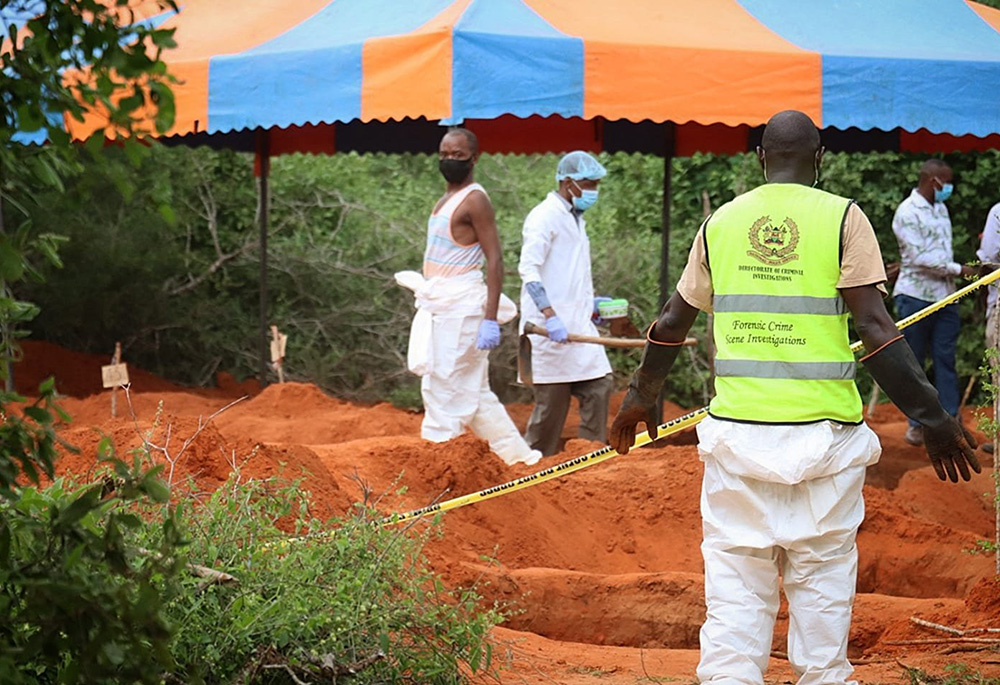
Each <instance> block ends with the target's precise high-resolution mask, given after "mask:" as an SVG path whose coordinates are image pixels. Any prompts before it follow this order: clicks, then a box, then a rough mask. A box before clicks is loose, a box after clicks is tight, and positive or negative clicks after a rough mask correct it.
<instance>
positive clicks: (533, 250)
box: [517, 192, 611, 383]
mask: <svg viewBox="0 0 1000 685" xmlns="http://www.w3.org/2000/svg"><path fill="white" fill-rule="evenodd" d="M522 235H523V240H524V244H523V246H522V247H521V261H520V262H519V264H518V268H517V270H518V273H520V275H521V282H522V283H531V282H534V281H540V282H541V283H542V285H543V286H544V287H545V293H546V295H548V298H549V303H550V304H551V305H552V308H553V309H554V310H555V312H556V315H557V316H558V317H559V318H560V319H561V320H562V322H563V324H565V326H566V329H567V330H568V331H569V332H570V333H576V334H578V335H592V336H597V335H599V333H598V331H597V327H596V326H594V322H593V321H592V320H591V316H592V315H593V313H594V284H593V278H592V276H591V271H590V239H589V238H588V237H587V230H586V222H585V221H584V219H583V217H582V216H580V217H579V218H578V217H576V216H574V214H573V212H572V210H571V209H570V204H569V203H568V202H566V201H565V200H564V199H562V198H561V197H559V195H558V194H557V193H555V192H551V193H549V194H548V196H547V197H546V198H545V199H544V200H543V201H542V202H541V203H539V204H538V205H537V206H536V207H535V208H534V209H532V210H531V212H529V213H528V216H527V217H526V218H525V220H524V230H523V234H522ZM527 321H531V322H532V323H535V324H537V325H539V326H542V327H544V326H545V316H544V315H543V314H542V313H541V312H540V311H539V309H538V306H537V305H536V304H535V302H534V300H532V299H531V295H529V294H528V291H527V289H526V288H525V287H524V286H523V285H522V286H521V331H520V332H521V333H523V332H524V324H525V322H527ZM531 366H532V374H533V376H534V382H535V383H574V382H576V381H587V380H592V379H594V378H601V377H603V376H605V375H607V374H609V373H611V364H610V363H609V362H608V355H607V354H605V352H604V348H603V347H601V346H600V345H565V344H563V345H560V344H559V343H554V342H552V341H550V340H548V339H547V338H541V337H539V336H533V337H532V340H531Z"/></svg>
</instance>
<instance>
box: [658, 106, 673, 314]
mask: <svg viewBox="0 0 1000 685" xmlns="http://www.w3.org/2000/svg"><path fill="white" fill-rule="evenodd" d="M663 127H664V129H663V207H662V213H663V218H662V227H663V228H662V230H661V233H660V308H661V309H662V308H663V305H665V304H666V303H667V298H668V297H670V204H671V189H670V180H671V179H670V177H671V167H673V161H674V124H673V122H670V121H668V122H666V123H665V124H663Z"/></svg>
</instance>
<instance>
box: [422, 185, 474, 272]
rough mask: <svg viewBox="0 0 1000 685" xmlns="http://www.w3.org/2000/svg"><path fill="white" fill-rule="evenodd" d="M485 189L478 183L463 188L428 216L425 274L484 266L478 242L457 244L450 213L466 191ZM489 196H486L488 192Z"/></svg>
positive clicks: (464, 196)
mask: <svg viewBox="0 0 1000 685" xmlns="http://www.w3.org/2000/svg"><path fill="white" fill-rule="evenodd" d="M474 190H478V191H480V192H481V193H483V194H484V195H486V190H484V189H483V187H482V186H481V185H479V184H478V183H473V184H471V185H468V186H466V187H465V188H462V189H461V190H459V191H458V192H457V193H455V194H454V195H452V196H451V197H449V198H448V200H447V202H445V203H444V204H443V205H442V206H441V208H440V209H439V210H438V211H436V212H435V213H433V214H431V218H430V219H428V220H427V249H426V250H425V251H424V278H433V277H434V276H441V277H443V278H453V277H455V276H461V275H462V274H467V273H469V272H471V271H476V270H479V269H482V268H483V264H484V263H485V261H486V258H485V256H484V255H483V248H482V247H480V246H479V243H478V242H477V243H473V244H472V245H459V244H458V243H456V242H455V240H454V238H452V235H451V216H452V214H454V213H455V210H456V209H457V208H458V206H459V205H460V204H462V201H463V200H464V199H465V198H467V197H468V196H469V193H471V192H473V191H474ZM487 197H488V196H487Z"/></svg>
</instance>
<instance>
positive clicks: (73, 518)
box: [56, 486, 101, 528]
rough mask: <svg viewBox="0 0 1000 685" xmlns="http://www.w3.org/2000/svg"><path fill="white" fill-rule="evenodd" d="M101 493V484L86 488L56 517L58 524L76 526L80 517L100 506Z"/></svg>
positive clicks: (67, 526)
mask: <svg viewBox="0 0 1000 685" xmlns="http://www.w3.org/2000/svg"><path fill="white" fill-rule="evenodd" d="M100 495H101V489H100V487H99V486H95V487H92V488H90V489H89V490H85V491H84V492H83V494H81V495H80V496H78V497H77V498H76V499H75V500H74V501H73V502H72V504H70V505H69V506H68V507H66V509H65V510H64V511H62V512H61V513H60V514H59V517H58V518H57V519H56V525H58V526H60V527H62V528H69V527H72V526H74V525H75V524H76V523H78V522H79V521H80V519H82V518H83V517H84V516H86V515H87V514H89V513H90V512H91V511H93V510H94V509H95V508H96V507H97V506H99V504H100V500H99V498H100Z"/></svg>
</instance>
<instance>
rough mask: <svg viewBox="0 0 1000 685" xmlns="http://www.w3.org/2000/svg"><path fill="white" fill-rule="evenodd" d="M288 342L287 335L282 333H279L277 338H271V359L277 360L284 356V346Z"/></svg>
mask: <svg viewBox="0 0 1000 685" xmlns="http://www.w3.org/2000/svg"><path fill="white" fill-rule="evenodd" d="M287 342H288V336H287V335H285V334H284V333H279V334H278V338H277V340H274V339H272V340H271V361H272V362H278V361H281V360H282V359H284V358H285V346H286V344H287Z"/></svg>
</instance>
